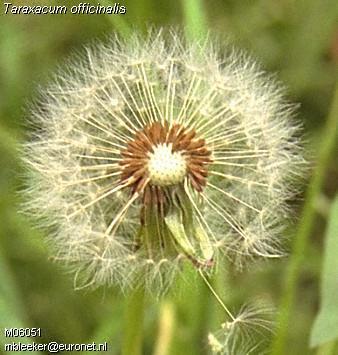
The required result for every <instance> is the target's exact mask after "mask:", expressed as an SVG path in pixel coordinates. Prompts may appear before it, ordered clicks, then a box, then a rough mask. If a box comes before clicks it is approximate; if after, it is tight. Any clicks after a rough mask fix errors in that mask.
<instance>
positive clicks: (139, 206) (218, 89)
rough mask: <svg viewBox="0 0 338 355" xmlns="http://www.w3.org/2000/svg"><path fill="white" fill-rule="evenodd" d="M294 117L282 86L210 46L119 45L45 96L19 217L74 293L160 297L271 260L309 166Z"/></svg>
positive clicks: (159, 40) (75, 66) (98, 51)
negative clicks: (204, 277) (191, 280)
mask: <svg viewBox="0 0 338 355" xmlns="http://www.w3.org/2000/svg"><path fill="white" fill-rule="evenodd" d="M220 53H223V54H220ZM292 113H293V106H292V105H289V104H288V103H286V102H285V101H284V98H283V93H282V90H280V88H279V86H278V84H276V83H275V82H273V81H272V79H271V78H270V77H267V78H266V76H265V74H264V73H263V72H261V71H260V69H259V68H258V67H257V65H256V64H255V63H254V62H253V61H252V60H251V59H249V58H247V57H246V56H245V55H243V54H241V53H238V52H236V51H233V50H231V51H228V52H227V53H225V54H224V52H223V51H221V49H220V48H218V44H217V40H214V39H212V38H211V37H210V38H208V39H207V40H205V41H204V42H200V43H195V44H193V43H187V42H185V41H184V39H182V38H181V36H180V35H178V34H176V33H175V32H171V34H169V35H168V36H166V35H164V34H163V33H162V32H158V33H156V32H155V31H154V32H153V33H150V34H149V35H148V36H147V37H146V38H142V37H141V36H138V35H133V36H132V38H130V39H129V40H126V41H121V40H118V39H117V38H113V39H112V40H111V41H110V42H109V43H107V44H101V45H98V46H96V47H93V48H89V49H87V51H86V56H85V57H83V58H79V59H77V60H76V61H75V62H74V63H70V64H69V66H68V69H67V70H64V71H60V72H59V73H58V74H57V75H56V77H55V80H54V83H53V84H51V85H50V87H49V88H47V89H43V90H42V97H41V100H40V101H39V103H38V104H37V105H36V108H35V109H34V110H33V115H32V116H33V117H32V122H33V124H34V126H35V127H36V128H35V131H34V134H33V139H32V140H31V141H30V142H29V143H27V144H26V145H25V147H24V161H25V163H26V166H27V170H28V173H27V185H28V187H27V189H26V191H25V192H26V201H27V202H26V206H25V209H26V210H27V211H29V213H30V214H33V215H35V216H36V217H38V218H39V220H40V221H41V223H43V225H44V226H46V227H52V228H49V235H50V237H49V239H50V243H51V245H53V247H54V250H55V255H54V256H55V258H56V259H58V260H62V261H64V262H65V263H67V264H68V265H69V266H70V267H71V268H72V269H73V270H74V272H75V273H76V280H77V282H79V283H80V286H81V285H92V286H99V285H102V284H109V285H110V284H118V285H119V286H121V287H122V289H126V288H129V287H136V286H137V285H138V284H142V285H144V286H145V287H146V288H147V289H148V290H150V291H152V292H155V293H161V292H164V291H165V290H166V289H167V288H168V287H169V286H170V284H171V282H172V280H173V279H174V277H175V275H176V274H177V273H178V272H179V271H180V269H181V265H182V263H184V262H189V263H192V264H193V265H194V266H195V267H196V270H202V269H203V270H206V271H207V270H210V269H212V268H213V266H214V265H217V263H218V260H219V258H218V256H219V255H222V254H225V255H227V256H229V257H231V258H232V259H233V260H234V262H235V264H236V265H238V266H239V267H241V265H242V264H243V261H244V260H245V259H250V258H255V257H264V258H265V257H276V256H279V255H281V252H280V245H281V242H280V237H281V231H282V227H281V226H282V223H281V221H282V220H283V219H284V218H285V217H286V215H287V213H286V212H287V207H286V201H287V200H288V199H290V198H291V197H292V196H293V194H294V192H295V191H294V190H295V189H294V185H295V184H294V181H296V178H297V175H299V172H300V171H301V165H302V163H303V160H302V157H301V148H300V146H299V142H298V135H299V133H298V132H299V128H298V127H297V125H295V124H294V123H293V122H292V115H293V114H292Z"/></svg>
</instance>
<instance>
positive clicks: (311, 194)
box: [271, 85, 338, 355]
mask: <svg viewBox="0 0 338 355" xmlns="http://www.w3.org/2000/svg"><path fill="white" fill-rule="evenodd" d="M337 119H338V85H337V86H336V90H335V95H334V98H333V102H332V106H331V111H330V113H329V116H328V119H327V121H326V126H325V128H324V131H323V133H322V134H323V135H322V137H323V138H322V140H321V142H322V145H321V147H320V149H319V155H318V164H317V168H316V169H315V171H314V172H313V176H312V179H311V181H310V184H309V186H308V189H307V193H306V199H305V205H304V208H303V212H302V216H301V219H300V221H299V225H298V229H297V232H296V235H295V238H294V243H293V247H292V253H291V256H290V259H289V265H288V268H287V270H286V278H285V285H284V292H283V295H282V299H281V303H280V309H279V313H278V315H279V316H278V325H279V326H278V328H277V332H276V336H275V338H274V341H273V343H272V351H271V354H272V355H284V354H285V353H286V352H285V346H286V340H287V336H288V330H289V329H290V324H289V320H290V316H291V312H292V309H293V305H294V300H295V296H296V291H297V283H298V280H299V276H300V273H301V265H302V262H303V260H304V256H305V254H306V245H307V242H308V239H309V235H310V233H311V230H312V227H313V225H314V222H315V214H316V210H315V203H316V198H317V196H318V195H319V194H320V191H321V188H322V185H323V181H324V178H325V174H326V172H327V168H328V165H329V162H330V157H331V154H332V153H333V150H334V147H335V142H336V138H337Z"/></svg>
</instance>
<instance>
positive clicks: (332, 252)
mask: <svg viewBox="0 0 338 355" xmlns="http://www.w3.org/2000/svg"><path fill="white" fill-rule="evenodd" d="M337 254H338V195H337V196H336V198H335V201H334V203H333V205H332V207H331V213H330V218H329V222H328V228H327V232H326V237H325V251H324V264H323V270H322V282H321V305H320V311H319V314H318V315H317V317H316V319H315V322H314V324H313V327H312V331H311V338H310V346H311V347H315V346H319V345H323V344H325V343H327V342H331V341H334V340H335V339H338V309H337V295H338V283H337V273H338V258H337Z"/></svg>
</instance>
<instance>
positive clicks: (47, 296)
mask: <svg viewBox="0 0 338 355" xmlns="http://www.w3.org/2000/svg"><path fill="white" fill-rule="evenodd" d="M108 3H109V1H108V0H105V1H101V4H108ZM120 3H121V5H122V4H123V5H124V6H126V8H127V13H126V14H125V15H119V16H116V15H115V16H114V15H110V16H109V15H71V14H67V15H12V14H7V15H5V14H4V13H3V8H2V9H1V16H0V344H3V343H4V342H9V341H8V339H7V340H6V339H4V334H3V328H4V327H10V326H12V327H19V326H27V327H38V328H42V339H40V340H39V341H40V342H48V341H58V342H60V343H80V342H81V343H84V342H85V343H86V342H90V341H93V340H95V341H97V342H102V341H107V342H108V343H109V349H110V350H109V354H119V349H120V347H121V342H122V336H123V329H122V327H121V322H122V320H123V317H124V316H123V314H124V310H125V303H126V300H125V299H124V297H123V296H121V295H120V294H119V293H118V292H117V290H114V289H112V288H109V289H99V290H96V291H94V292H93V291H88V290H82V291H75V290H74V287H73V279H72V276H71V275H68V274H67V272H66V271H65V270H64V269H63V268H62V267H61V266H60V265H56V264H54V263H53V262H51V260H49V254H48V250H47V248H46V246H45V244H44V242H43V239H44V238H43V235H42V233H41V232H39V231H37V230H34V229H33V228H32V227H31V226H30V222H29V221H28V220H27V219H26V218H25V217H23V216H22V215H20V214H18V213H17V204H18V202H19V201H20V194H18V193H17V191H18V190H19V189H20V186H21V184H22V182H21V181H20V171H21V167H20V157H19V155H18V153H17V148H18V146H19V145H20V142H22V141H23V140H24V139H25V134H26V133H25V122H26V117H27V114H28V113H27V109H26V107H27V104H28V103H29V102H30V101H31V100H32V99H34V96H35V95H36V89H37V86H38V85H41V84H42V85H44V84H48V78H49V77H50V74H51V72H52V71H53V70H54V69H55V67H56V66H57V65H59V64H60V63H62V61H63V60H64V59H65V58H66V57H67V56H69V55H70V54H71V53H73V52H74V51H79V50H81V48H82V46H83V45H84V44H86V43H89V42H94V43H95V41H96V40H101V39H104V38H105V36H107V34H109V33H111V32H115V31H117V32H123V33H125V34H126V35H128V29H129V28H135V29H138V30H141V31H145V30H146V29H147V27H149V26H150V25H153V26H155V27H156V26H163V25H174V26H176V25H179V26H180V25H182V24H186V23H188V24H189V25H191V26H192V28H193V26H200V25H201V26H204V28H207V29H211V30H213V31H216V32H220V33H222V34H225V35H226V36H228V37H229V38H230V39H231V41H232V42H233V43H234V44H235V45H236V46H238V47H241V48H244V49H246V50H248V51H250V52H251V53H252V54H253V55H254V56H255V57H256V58H257V59H258V60H259V61H260V62H262V64H263V66H264V67H265V68H266V69H267V70H268V71H271V72H277V76H278V78H280V79H281V80H282V81H283V82H284V83H285V85H286V86H287V87H288V93H289V98H290V100H291V101H294V102H299V103H300V104H301V105H300V108H299V115H298V117H299V119H300V120H301V121H302V122H303V124H304V127H305V129H304V130H305V134H306V137H307V141H308V146H307V150H308V151H309V152H311V154H312V155H313V158H312V161H313V168H312V170H311V173H310V176H309V178H308V180H309V181H310V180H311V178H312V176H316V174H319V175H320V173H322V175H323V183H321V181H319V182H318V184H317V185H318V186H317V189H313V191H314V193H312V194H307V195H304V196H303V197H302V201H295V206H296V207H295V209H294V220H295V221H299V222H298V226H296V224H297V222H296V223H295V225H293V226H290V228H289V229H288V230H287V234H288V236H289V237H290V245H289V249H290V254H291V255H290V257H289V258H286V259H284V260H279V261H272V262H265V263H262V264H258V265H255V266H254V267H252V268H250V270H248V271H245V272H244V273H242V274H238V273H237V274H236V273H234V272H232V270H231V269H229V268H227V270H225V271H224V272H222V273H221V276H220V277H218V279H217V280H216V281H215V282H216V286H217V285H218V286H221V287H220V292H221V295H222V296H223V298H225V299H226V301H227V303H228V304H229V305H230V306H231V307H235V308H236V307H237V306H239V305H241V304H242V303H245V302H246V301H247V300H248V299H252V298H264V299H268V300H270V301H271V302H272V303H273V304H275V305H276V306H277V307H278V306H279V305H280V304H282V305H283V304H284V306H285V303H286V304H287V303H288V301H287V297H288V294H293V296H294V297H291V301H290V300H289V301H290V302H291V304H292V308H290V306H287V307H286V308H288V309H289V310H290V309H291V312H290V315H291V316H290V317H284V318H285V319H284V320H283V315H284V314H286V313H288V312H287V311H285V307H284V308H283V306H282V308H281V313H280V316H279V318H280V320H281V321H282V322H284V324H283V325H282V329H284V330H287V332H286V333H285V332H284V333H285V334H283V330H282V331H279V332H277V335H276V338H275V339H273V340H272V342H273V344H275V345H274V346H273V349H274V350H273V351H274V354H281V355H283V354H291V355H292V354H322V355H325V354H337V353H338V349H337V350H336V351H337V352H335V350H333V349H332V347H331V346H330V347H325V346H323V347H320V348H319V349H309V346H308V343H309V334H310V330H311V327H312V324H313V320H314V317H315V315H316V314H317V312H318V307H319V285H320V277H321V270H322V262H323V240H324V235H325V233H324V232H325V227H326V223H327V218H328V212H329V207H330V202H331V201H332V199H333V197H334V195H335V192H336V191H337V181H338V157H337V154H332V152H331V154H329V153H330V152H328V153H327V159H326V160H325V159H322V160H320V159H321V156H319V157H318V156H317V153H318V151H320V150H321V148H320V147H321V144H322V143H323V142H324V141H325V140H326V139H328V138H327V137H325V136H324V137H323V132H326V133H325V134H329V133H327V132H330V129H331V131H332V128H333V130H334V129H335V127H336V123H337V119H336V118H335V117H333V118H331V121H332V122H333V123H331V128H330V129H327V128H326V131H325V124H326V123H325V122H326V121H327V117H328V115H329V111H330V107H331V103H332V101H333V96H334V91H335V86H336V82H337V64H338V2H337V1H336V0H303V1H294V0H279V1H268V0H251V1H249V0H244V1H238V0H237V1H236V0H227V1H225V0H224V1H221V0H210V1H209V0H208V1H204V2H202V3H201V6H202V15H204V19H202V20H201V21H200V22H199V21H198V20H199V17H198V14H199V11H198V7H197V8H195V7H194V5H195V4H196V3H197V4H198V3H200V2H199V1H197V2H196V1H193V0H187V1H184V0H182V1H181V2H180V1H177V2H175V3H174V2H170V1H167V0H137V1H135V0H134V1H133V0H129V1H123V2H122V1H121V2H120ZM15 4H16V5H19V4H21V5H23V4H25V5H28V4H48V5H53V4H58V5H61V4H66V5H67V6H68V7H70V6H71V5H72V4H78V2H74V1H71V0H69V1H57V2H53V1H52V0H50V1H44V0H40V1H30V0H25V1H16V2H15ZM93 4H96V2H93ZM191 33H193V31H192V32H191ZM336 112H337V111H336ZM331 116H332V115H331ZM334 122H336V123H334ZM331 136H332V134H331ZM333 136H334V134H333ZM333 139H334V138H333ZM331 140H332V139H331ZM328 150H331V151H332V150H333V149H332V145H331V149H328ZM324 160H325V161H324ZM321 162H323V163H321ZM320 169H321V170H320ZM319 170H320V171H319ZM318 171H319V173H318ZM307 185H308V183H307V184H306V185H305V186H304V191H305V190H306V189H307ZM307 199H311V201H310V202H308V201H307ZM307 202H308V204H309V205H311V206H312V207H313V208H314V210H313V212H314V213H312V214H310V218H311V221H310V226H309V228H308V231H306V232H305V236H303V237H300V236H299V233H298V234H297V237H295V230H297V229H298V230H299V229H301V228H302V226H301V225H299V224H300V223H304V224H305V223H306V221H304V218H300V215H301V210H302V205H303V204H304V203H305V204H306V203H307ZM311 206H310V209H311ZM307 222H309V218H308V220H307ZM311 224H312V226H313V228H311V227H312V226H311ZM295 238H300V239H298V240H301V242H298V244H297V242H292V240H295ZM296 240H297V239H296ZM337 252H338V251H337ZM297 260H298V261H297ZM290 263H291V265H294V268H293V269H294V270H296V271H294V270H293V271H290ZM291 268H292V267H291ZM290 272H291V273H292V272H294V273H296V274H297V276H299V277H295V278H292V277H291V278H290ZM288 275H289V276H288ZM290 280H291V281H290ZM194 281H196V282H192V283H191V284H188V285H183V286H182V287H180V290H179V291H177V292H175V293H174V294H173V295H169V296H168V300H166V301H164V305H163V304H162V305H161V304H160V303H159V302H157V301H156V300H151V299H150V300H146V313H145V322H144V323H145V324H144V354H154V355H164V354H166V353H165V352H163V351H164V350H165V349H164V348H163V347H162V348H161V346H160V347H159V348H157V349H160V350H156V346H157V345H156V344H157V343H158V342H159V339H161V338H160V337H159V329H161V324H162V323H163V322H169V323H165V324H167V325H166V326H165V327H164V329H166V330H168V329H169V330H170V324H171V326H172V328H173V330H172V334H171V341H170V344H169V345H168V352H167V354H173V355H176V354H177V355H181V354H182V355H183V354H188V355H190V354H191V355H195V354H196V355H202V354H207V353H208V347H207V340H206V339H207V338H206V337H207V330H208V329H209V328H210V327H211V328H213V327H214V326H215V325H217V323H218V321H220V309H219V307H218V306H217V305H215V301H214V299H213V298H212V297H211V296H210V294H209V292H208V290H206V287H205V285H203V283H202V282H200V281H199V280H198V279H196V280H194ZM192 284H194V286H193V285H192ZM285 285H288V286H285ZM290 285H291V286H290ZM337 297H338V296H337ZM290 302H289V303H290ZM337 308H338V302H337ZM283 312H284V313H283ZM161 322H162V323H161ZM168 324H169V326H168ZM160 333H161V332H160ZM169 333H170V332H169ZM161 334H162V333H161ZM162 335H163V334H162ZM169 335H170V334H169ZM283 337H284V340H285V341H286V343H287V348H286V350H285V348H283V347H282V346H280V345H278V343H280V342H281V339H283ZM161 341H163V340H161ZM276 344H277V345H276ZM154 349H155V350H154ZM1 351H2V348H0V353H1ZM161 351H162V352H161ZM131 355H135V354H131Z"/></svg>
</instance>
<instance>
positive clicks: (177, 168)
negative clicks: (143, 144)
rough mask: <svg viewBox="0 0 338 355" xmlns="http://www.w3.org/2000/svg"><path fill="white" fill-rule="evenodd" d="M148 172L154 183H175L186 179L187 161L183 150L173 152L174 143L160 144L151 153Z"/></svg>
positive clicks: (161, 184)
mask: <svg viewBox="0 0 338 355" xmlns="http://www.w3.org/2000/svg"><path fill="white" fill-rule="evenodd" d="M148 172H149V178H150V180H151V183H152V184H153V185H157V186H169V185H174V184H178V183H180V182H182V181H183V180H184V178H185V176H186V174H187V163H186V160H185V158H184V157H183V155H182V154H181V152H174V153H173V152H172V144H166V143H164V144H158V145H157V146H156V147H155V148H154V149H153V152H152V153H149V161H148Z"/></svg>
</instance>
